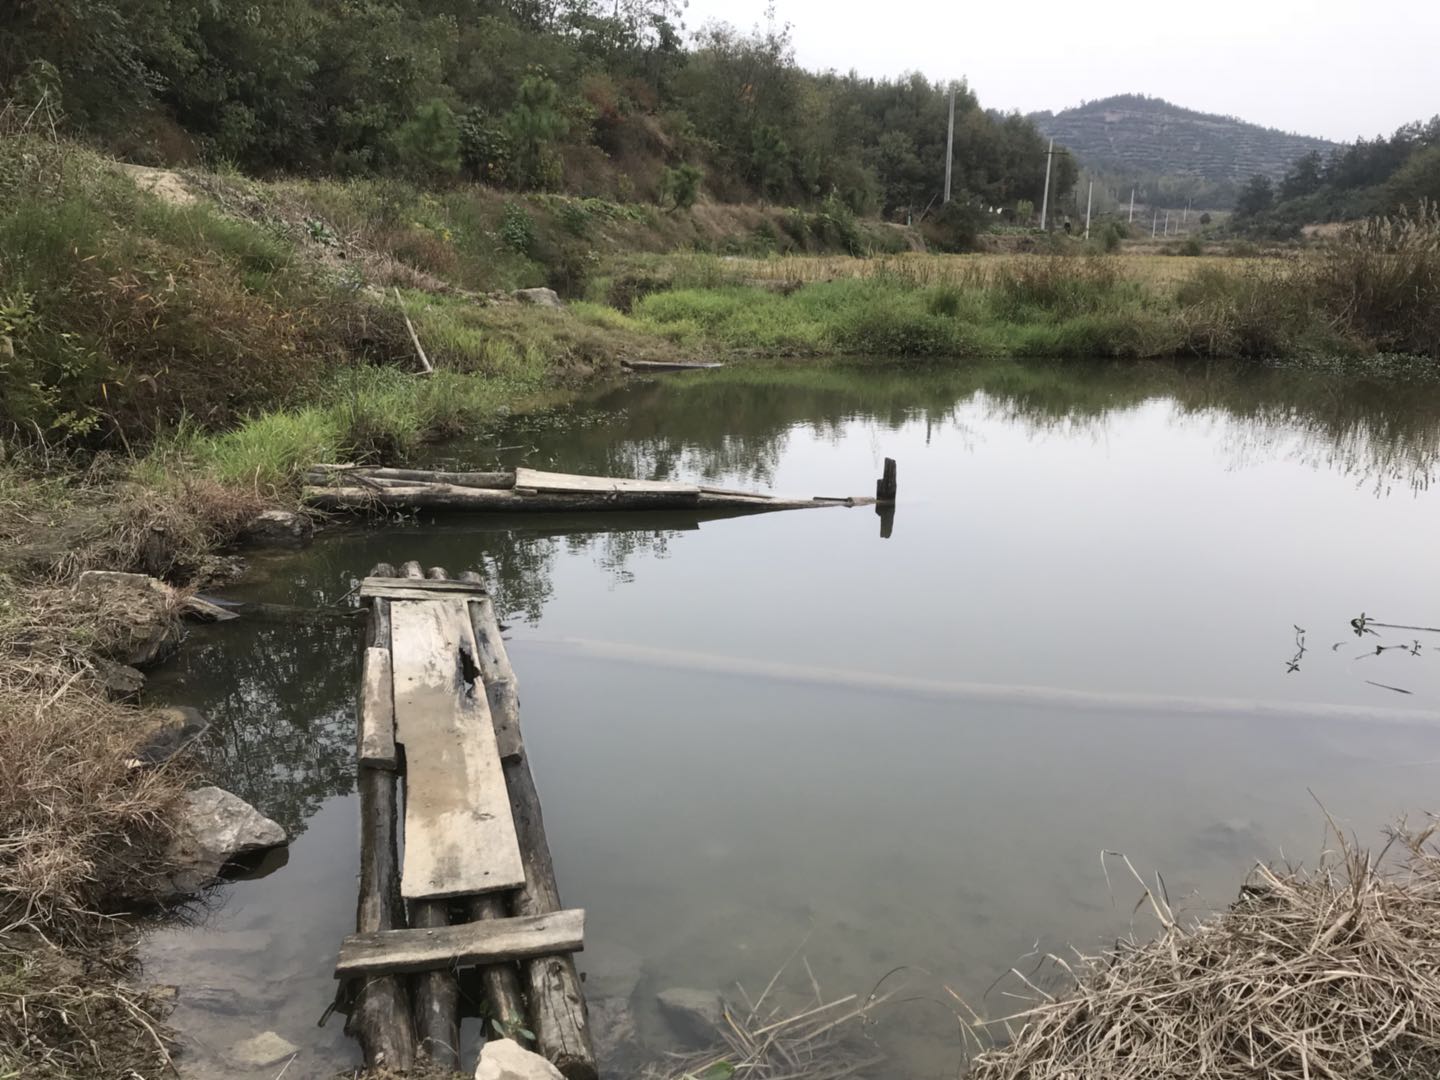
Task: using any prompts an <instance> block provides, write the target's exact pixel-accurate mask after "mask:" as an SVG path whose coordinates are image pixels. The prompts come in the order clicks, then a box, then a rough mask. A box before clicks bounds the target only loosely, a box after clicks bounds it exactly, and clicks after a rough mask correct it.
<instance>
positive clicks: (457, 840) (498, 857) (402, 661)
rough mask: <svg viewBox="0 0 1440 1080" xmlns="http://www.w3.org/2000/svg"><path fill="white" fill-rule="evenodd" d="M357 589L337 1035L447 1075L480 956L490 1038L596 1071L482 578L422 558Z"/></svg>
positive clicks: (577, 1070) (581, 1075) (374, 1053)
mask: <svg viewBox="0 0 1440 1080" xmlns="http://www.w3.org/2000/svg"><path fill="white" fill-rule="evenodd" d="M360 594H361V596H362V597H363V598H364V600H365V601H366V602H368V603H369V605H370V634H369V647H368V648H367V649H366V650H365V653H364V662H363V665H362V671H361V679H360V695H359V715H358V722H357V732H356V744H357V745H356V756H357V763H358V769H359V784H358V786H359V791H360V809H361V875H360V904H359V908H358V910H357V915H356V933H355V934H353V935H351V936H349V937H347V938H346V939H345V940H344V942H343V943H342V944H341V948H340V954H339V958H338V960H337V963H336V967H335V974H336V977H337V978H339V979H342V980H345V981H346V985H347V986H349V987H350V988H351V990H352V991H353V998H352V1001H351V1005H350V1019H349V1021H348V1023H347V1025H346V1030H347V1031H349V1032H351V1033H352V1034H354V1035H355V1036H356V1037H357V1038H358V1039H359V1040H360V1043H361V1046H362V1049H363V1050H364V1053H365V1061H366V1065H367V1066H368V1067H369V1068H371V1069H381V1068H388V1069H391V1070H396V1071H403V1070H406V1069H410V1068H412V1067H414V1066H415V1065H416V1064H417V1062H418V1061H419V1060H420V1059H428V1060H429V1061H430V1062H432V1063H433V1064H434V1065H436V1066H438V1067H440V1068H442V1069H445V1070H450V1071H454V1070H457V1069H458V1068H459V1064H460V1047H459V1043H460V1023H459V1017H460V1000H461V999H460V992H459V982H458V980H457V977H456V972H457V970H458V969H460V968H464V967H477V968H479V969H480V981H479V985H480V986H481V987H482V988H483V991H484V994H485V997H486V1000H487V1008H486V1015H487V1016H489V1017H490V1018H491V1020H492V1022H493V1023H494V1024H495V1025H496V1027H498V1030H499V1031H500V1032H502V1033H504V1034H507V1035H509V1036H510V1037H512V1038H516V1039H518V1040H520V1041H521V1042H522V1043H523V1044H525V1045H530V1046H532V1047H533V1048H534V1049H535V1050H536V1051H537V1052H539V1053H540V1054H542V1055H544V1056H545V1057H546V1058H547V1059H549V1060H550V1061H551V1062H552V1063H553V1064H554V1065H555V1066H556V1068H558V1069H559V1070H560V1072H561V1073H562V1074H563V1075H564V1076H565V1077H566V1078H567V1080H597V1070H596V1065H595V1054H594V1049H593V1046H592V1044H591V1039H590V1030H589V1018H588V1015H587V1012H586V1008H585V997H584V992H583V988H582V986H581V983H580V978H579V974H578V973H577V971H576V968H575V962H574V959H573V957H572V954H573V953H574V952H576V951H578V950H580V949H582V948H583V947H584V936H585V913H584V911H582V910H578V909H565V908H563V907H562V906H561V903H560V894H559V890H558V889H557V888H556V884H555V869H554V864H553V862H552V860H551V857H550V848H549V843H548V841H547V840H546V837H545V826H544V822H543V819H542V817H541V814H540V800H539V797H538V795H537V793H536V790H535V781H534V777H533V776H532V775H531V773H530V766H529V762H528V760H527V759H526V755H525V744H524V740H523V739H522V738H521V735H520V715H519V710H520V706H519V688H518V680H517V679H516V677H515V672H514V669H513V668H512V667H511V666H510V660H509V657H508V656H507V655H506V653H505V644H504V640H503V638H502V637H501V634H500V627H499V623H498V621H497V620H496V617H495V608H494V604H493V603H492V602H491V600H490V598H489V596H488V595H486V593H485V590H484V585H483V583H482V582H481V580H480V578H479V577H478V575H475V574H473V573H467V574H464V575H461V580H451V579H449V577H448V575H447V574H446V573H445V571H444V570H443V569H441V568H439V567H434V568H432V569H431V570H430V572H429V575H428V576H427V575H424V574H422V573H421V570H420V567H419V565H418V564H417V563H406V564H405V566H404V567H403V568H402V572H401V575H400V576H396V574H395V571H394V570H393V569H392V568H391V567H389V566H385V565H382V566H378V567H376V568H375V570H374V571H373V572H372V574H371V576H369V577H367V578H366V579H365V580H364V581H363V582H362V583H361V588H360ZM401 785H403V796H404V797H403V800H402V799H401V798H400V794H401V792H400V787H401ZM397 805H403V807H404V825H403V830H401V829H397V824H398V822H397V820H396V817H397ZM402 837H403V842H402ZM402 848H403V852H404V856H403V868H402V866H401V865H400V859H399V858H398V852H399V851H400V850H401V849H402ZM402 896H403V901H402ZM407 924H408V925H407ZM407 983H408V984H409V987H408V991H407V987H406V984H407Z"/></svg>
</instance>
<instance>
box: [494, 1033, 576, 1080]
mask: <svg viewBox="0 0 1440 1080" xmlns="http://www.w3.org/2000/svg"><path fill="white" fill-rule="evenodd" d="M475 1080H565V1077H564V1075H563V1074H562V1073H561V1072H560V1070H559V1069H557V1068H555V1066H554V1065H551V1064H550V1062H548V1061H546V1060H545V1059H544V1058H543V1057H541V1056H540V1055H539V1054H534V1053H531V1052H530V1051H529V1050H526V1049H525V1048H524V1047H523V1046H521V1045H520V1044H519V1043H517V1042H516V1041H515V1040H514V1039H491V1040H490V1041H489V1042H487V1043H486V1044H485V1048H484V1049H483V1050H481V1051H480V1063H479V1064H478V1065H476V1066H475Z"/></svg>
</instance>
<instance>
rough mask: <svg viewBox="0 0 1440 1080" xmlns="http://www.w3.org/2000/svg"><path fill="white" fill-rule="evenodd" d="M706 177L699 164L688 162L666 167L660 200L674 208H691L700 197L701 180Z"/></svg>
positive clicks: (661, 181) (661, 182)
mask: <svg viewBox="0 0 1440 1080" xmlns="http://www.w3.org/2000/svg"><path fill="white" fill-rule="evenodd" d="M704 177H705V174H704V172H703V171H702V170H701V169H700V167H699V166H698V165H691V164H689V163H688V162H687V163H682V164H680V165H677V166H676V167H675V168H673V169H666V170H665V171H664V173H662V174H661V176H660V201H661V203H662V204H663V203H666V202H668V203H669V204H670V208H671V209H672V210H689V209H690V208H691V207H692V206H694V205H695V200H696V199H697V198H699V197H700V181H701V180H703V179H704Z"/></svg>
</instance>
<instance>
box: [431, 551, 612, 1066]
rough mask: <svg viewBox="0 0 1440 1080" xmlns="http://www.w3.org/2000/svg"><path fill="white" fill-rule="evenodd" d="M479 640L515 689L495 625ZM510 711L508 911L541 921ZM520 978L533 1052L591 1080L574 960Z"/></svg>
mask: <svg viewBox="0 0 1440 1080" xmlns="http://www.w3.org/2000/svg"><path fill="white" fill-rule="evenodd" d="M460 579H461V580H462V581H465V582H467V583H470V584H477V583H480V581H481V578H480V576H479V575H478V574H476V573H475V572H474V571H467V572H465V573H464V574H461V575H460ZM487 605H488V607H487V614H488V616H489V617H492V618H493V616H494V605H493V603H492V602H491V601H490V600H489V599H488V598H487V599H486V600H485V601H480V602H478V603H477V602H472V603H471V605H470V606H471V609H472V610H473V609H475V608H476V607H479V606H487ZM476 637H477V638H479V637H480V634H479V633H477V635H476ZM485 638H486V641H487V646H486V649H493V650H494V656H493V662H494V665H495V670H496V671H497V672H501V673H506V672H508V673H509V674H508V678H509V679H510V681H511V684H512V685H515V675H514V668H513V667H512V666H511V664H510V657H509V654H508V653H507V652H506V650H505V642H504V639H503V638H501V636H500V633H499V624H498V622H497V623H496V624H495V632H494V634H493V636H492V635H491V634H490V633H488V632H486V633H485ZM486 649H482V651H481V657H482V661H481V662H482V664H484V663H487V662H490V661H489V660H488V659H487V658H486V656H485V652H486ZM514 707H515V714H514V723H515V736H516V749H517V751H518V752H517V755H516V756H515V757H514V758H511V759H510V760H508V761H506V762H505V782H506V785H507V786H508V788H509V791H510V812H511V816H512V817H513V819H514V822H515V834H516V836H517V837H518V838H519V841H520V852H521V855H522V857H523V858H524V860H525V887H524V888H523V889H520V890H519V891H517V892H516V893H514V895H513V896H512V900H511V910H513V911H514V913H515V914H516V915H521V916H523V915H544V914H547V913H549V912H553V911H560V910H561V904H560V889H559V887H558V885H557V884H556V882H555V864H554V861H553V860H552V858H551V856H550V842H549V840H548V839H547V838H546V836H545V820H544V818H543V817H542V816H541V813H540V796H539V794H538V793H537V792H536V790H535V777H534V775H533V774H532V773H531V772H530V762H529V760H528V758H527V757H526V754H525V745H524V741H523V740H522V739H520V716H519V698H518V695H517V696H516V698H515V700H514ZM485 899H487V900H491V899H492V898H488V897H487V898H485ZM492 902H493V901H492ZM472 910H473V909H472ZM491 910H493V908H492V909H491ZM476 917H477V918H478V917H480V916H478V915H477V916H476ZM492 917H493V916H492ZM520 975H521V979H520V981H521V983H522V984H523V986H524V987H525V995H526V998H527V999H528V1001H529V1003H530V1031H531V1032H532V1033H534V1035H535V1049H536V1051H537V1052H538V1053H540V1054H541V1055H543V1056H544V1057H546V1058H548V1059H549V1060H550V1062H551V1063H552V1064H554V1065H555V1067H556V1068H557V1069H559V1070H560V1072H561V1073H563V1074H564V1075H565V1077H566V1080H597V1078H598V1076H599V1071H598V1069H597V1068H596V1064H595V1048H594V1046H593V1045H592V1042H591V1039H590V1017H589V1014H588V1013H587V1011H586V1009H585V993H584V990H583V988H582V984H581V982H580V975H579V973H578V972H577V971H576V970H575V960H574V957H572V956H570V955H568V954H561V955H558V956H549V957H537V958H535V959H531V960H526V961H524V962H523V963H522V964H521V966H520ZM488 985H489V984H488V982H487V987H488ZM503 993H504V994H505V995H506V996H505V998H504V1000H506V1001H507V1002H508V1001H511V1000H513V997H512V996H511V994H512V993H513V991H510V990H505V991H503ZM496 1015H497V1016H501V1015H503V1011H502V1007H501V1006H499V1005H497V1006H496Z"/></svg>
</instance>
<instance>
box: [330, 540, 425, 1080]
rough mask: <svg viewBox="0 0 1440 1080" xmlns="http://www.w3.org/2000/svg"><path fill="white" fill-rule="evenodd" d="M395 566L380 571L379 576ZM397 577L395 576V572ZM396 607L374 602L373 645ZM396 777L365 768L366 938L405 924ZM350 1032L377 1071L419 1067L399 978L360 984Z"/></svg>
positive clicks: (359, 924)
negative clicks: (401, 888) (401, 893)
mask: <svg viewBox="0 0 1440 1080" xmlns="http://www.w3.org/2000/svg"><path fill="white" fill-rule="evenodd" d="M382 569H384V570H389V569H390V568H389V567H377V568H376V571H375V572H376V573H379V572H380V571H381V570H382ZM391 572H392V573H393V571H391ZM389 608H390V604H389V601H386V600H372V601H371V608H370V643H371V645H372V646H374V647H376V648H382V649H389V647H390V611H389ZM396 782H397V778H396V774H395V773H394V772H393V771H390V770H387V769H373V768H369V767H365V766H362V767H361V768H360V769H359V776H358V781H357V788H358V790H359V795H360V898H359V903H358V905H357V909H356V914H355V929H356V930H357V931H358V932H360V933H362V934H364V933H374V932H378V931H382V930H394V929H398V928H400V927H403V926H404V925H405V919H404V913H403V907H402V905H401V902H400V861H399V855H398V851H397V846H396V821H397V812H396V799H395V795H396ZM345 1026H346V1030H347V1031H349V1032H350V1033H351V1034H352V1035H354V1036H355V1037H356V1038H357V1039H358V1040H359V1042H360V1046H361V1048H362V1050H363V1051H364V1054H365V1063H366V1065H367V1066H369V1067H370V1068H371V1069H393V1070H405V1069H409V1068H412V1067H413V1066H414V1064H415V1032H414V1028H413V1027H412V1026H411V1022H410V1002H409V995H408V994H407V993H406V992H405V987H404V986H403V985H402V983H401V981H400V980H399V979H398V978H396V977H395V976H393V975H378V976H371V977H366V978H364V979H362V980H360V985H359V990H358V991H357V993H356V996H355V1004H354V1007H353V1008H352V1009H351V1011H350V1017H349V1020H348V1021H347V1023H346V1025H345Z"/></svg>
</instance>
